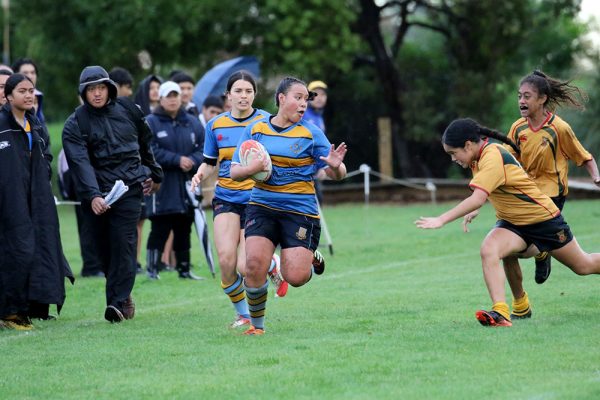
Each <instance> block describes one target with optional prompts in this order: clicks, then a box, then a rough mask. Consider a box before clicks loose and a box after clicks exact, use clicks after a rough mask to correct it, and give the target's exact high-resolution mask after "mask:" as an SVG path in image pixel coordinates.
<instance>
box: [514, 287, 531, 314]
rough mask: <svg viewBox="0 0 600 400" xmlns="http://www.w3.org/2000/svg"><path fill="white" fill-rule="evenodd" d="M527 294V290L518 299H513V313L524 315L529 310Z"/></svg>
mask: <svg viewBox="0 0 600 400" xmlns="http://www.w3.org/2000/svg"><path fill="white" fill-rule="evenodd" d="M529 307H530V305H529V296H527V292H525V294H524V295H523V297H521V298H520V299H513V303H512V308H513V314H514V315H517V316H523V315H526V314H527V313H528V312H529Z"/></svg>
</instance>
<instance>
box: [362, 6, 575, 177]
mask: <svg viewBox="0 0 600 400" xmlns="http://www.w3.org/2000/svg"><path fill="white" fill-rule="evenodd" d="M359 3H360V12H359V17H358V23H357V24H356V29H357V32H358V33H359V34H360V35H361V36H362V37H363V38H364V40H365V41H366V42H367V43H368V44H369V46H370V49H371V54H372V55H373V59H374V67H375V69H376V70H377V75H378V78H379V81H380V84H381V85H382V89H383V97H384V99H385V103H386V111H387V114H388V115H389V117H390V118H391V120H392V122H393V132H394V140H395V153H396V158H397V159H398V161H399V166H398V169H399V171H398V172H399V173H400V174H401V175H405V176H406V175H415V173H417V174H418V173H420V172H422V171H418V170H417V171H415V167H416V166H419V165H422V164H423V163H421V162H415V161H417V155H423V154H426V151H427V150H426V149H427V147H428V146H423V145H417V148H418V149H420V150H417V151H414V149H411V147H414V143H410V141H409V139H410V138H411V135H410V134H409V132H412V133H413V138H414V137H418V138H419V140H421V141H422V140H423V139H424V138H425V137H426V136H427V134H426V133H425V132H427V131H429V132H435V133H436V134H437V132H440V131H441V129H443V125H442V124H443V123H444V122H443V121H444V120H446V121H447V120H449V119H451V118H454V117H455V116H457V115H463V116H464V115H470V116H472V117H475V118H479V119H480V120H481V121H482V122H483V123H485V124H489V125H495V124H498V123H500V121H501V120H502V119H503V118H502V115H501V114H500V113H499V112H498V111H497V110H496V107H497V105H498V104H502V103H503V101H504V99H505V98H506V97H507V96H508V94H509V93H514V91H515V89H514V88H515V87H516V84H517V80H518V76H520V75H524V74H525V73H528V72H530V71H531V70H532V69H533V67H537V66H545V65H552V67H554V68H558V69H566V68H569V67H570V66H571V64H572V62H573V58H574V56H575V55H576V54H578V52H581V51H582V47H581V43H580V42H578V41H576V40H575V39H576V38H577V37H579V36H580V35H581V34H582V33H583V32H585V26H584V25H583V24H581V23H578V22H576V21H575V20H574V16H575V15H576V14H577V12H578V11H579V6H580V1H578V0H574V1H569V0H556V1H546V2H541V1H537V0H527V1H522V0H507V1H503V2H493V3H492V2H490V1H474V0H455V1H445V0H441V1H427V0H402V1H374V0H360V1H359ZM413 30H426V31H429V32H435V33H437V35H438V38H433V37H432V36H431V35H429V38H430V39H431V40H432V41H433V42H434V45H433V46H427V45H425V46H424V47H425V49H424V50H422V49H419V48H415V46H423V45H424V42H412V45H411V36H410V35H409V31H411V32H412V31H413ZM421 37H422V35H421ZM435 43H437V44H441V47H438V50H441V51H440V52H439V53H438V54H437V56H436V55H434V54H432V49H435V47H436V46H435ZM405 50H406V51H405ZM428 54H429V56H431V60H433V62H431V63H430V64H429V65H426V64H427V63H424V62H423V61H424V58H423V57H424V56H427V55H428ZM415 61H417V62H420V65H421V66H420V68H418V69H415V65H416V64H414V62H415ZM417 65H418V64H417ZM441 68H447V70H446V71H442V70H441ZM416 72H418V74H417V73H416ZM407 73H409V74H410V75H407ZM415 90H419V91H420V92H421V94H420V95H415V94H416V92H415ZM407 93H410V94H413V97H410V100H409V98H408V97H407V96H406V94H407ZM416 106H421V107H423V108H421V110H422V111H424V113H423V114H425V116H423V115H422V114H420V113H419V112H417V110H415V107H416ZM427 106H429V107H427ZM427 119H430V121H427ZM409 128H410V129H409Z"/></svg>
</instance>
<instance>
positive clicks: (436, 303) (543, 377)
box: [0, 201, 600, 399]
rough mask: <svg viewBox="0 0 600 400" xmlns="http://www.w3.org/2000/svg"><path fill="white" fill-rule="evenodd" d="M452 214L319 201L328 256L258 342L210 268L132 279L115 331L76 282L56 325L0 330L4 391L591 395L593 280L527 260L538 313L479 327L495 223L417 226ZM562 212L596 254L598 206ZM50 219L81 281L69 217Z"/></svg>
mask: <svg viewBox="0 0 600 400" xmlns="http://www.w3.org/2000/svg"><path fill="white" fill-rule="evenodd" d="M448 206H449V205H448V204H445V205H441V206H438V207H432V206H429V205H419V206H375V205H371V206H369V207H368V208H365V207H364V206H361V205H358V206H337V207H327V208H326V217H327V222H328V225H329V228H330V230H331V234H332V237H333V239H334V249H335V255H334V256H333V257H331V256H329V257H328V259H327V270H326V272H325V274H324V275H322V276H321V277H315V278H313V280H312V281H311V282H310V283H309V284H307V285H306V286H304V287H302V288H290V291H289V293H288V295H287V296H286V297H285V298H282V299H274V298H273V297H272V295H273V294H272V293H270V296H269V300H268V303H267V319H266V328H267V334H266V335H265V336H261V337H244V336H242V335H241V332H240V331H232V330H229V329H228V328H227V324H228V323H229V322H231V321H232V319H233V309H232V306H231V304H230V303H229V301H228V299H227V298H226V297H225V295H224V294H223V293H222V291H221V289H220V286H219V281H218V279H215V280H213V279H212V278H211V277H210V274H209V273H208V270H207V268H206V266H205V265H204V264H202V265H200V268H198V267H196V268H195V270H196V272H197V273H199V274H200V275H202V276H204V277H205V278H206V280H205V281H202V282H189V281H179V280H178V279H177V278H176V276H175V274H173V273H163V274H162V279H161V280H160V281H158V282H155V281H152V282H151V281H149V280H148V279H147V278H145V277H144V276H140V277H138V280H137V282H136V285H135V288H134V292H133V294H134V297H135V299H136V302H137V315H136V318H135V319H134V320H131V321H126V322H124V323H122V324H119V325H111V324H109V323H107V322H106V321H104V320H103V311H104V306H105V304H104V280H103V279H96V278H91V279H78V280H77V282H76V284H75V286H68V289H67V291H68V292H67V301H66V303H65V307H64V309H63V313H62V314H61V316H60V318H59V319H58V320H57V321H48V322H36V323H35V329H34V330H33V331H32V332H30V333H23V332H14V331H4V332H0V348H1V349H2V363H0V376H1V379H0V398H2V399H8V398H18V399H33V398H44V399H46V398H49V399H163V398H164V399H213V398H214V399H217V398H223V399H225V398H231V399H247V398H267V399H269V398H285V399H287V398H289V399H292V398H293V399H481V398H493V399H515V398H518V399H596V398H598V397H599V396H600V367H599V366H598V361H599V360H600V346H598V331H597V329H598V318H597V316H598V308H599V307H598V306H599V290H598V286H599V281H598V278H597V277H595V276H593V277H578V276H576V275H574V274H573V273H571V272H570V270H568V269H567V268H565V267H563V266H561V265H560V264H558V262H556V261H555V262H554V264H553V265H554V268H553V272H552V276H551V277H550V279H549V280H548V282H546V283H545V284H544V285H541V286H540V285H536V284H535V283H534V282H533V269H534V268H533V261H532V260H526V261H523V262H522V265H523V269H524V275H525V277H526V279H525V284H526V289H527V290H528V292H529V296H530V299H531V301H532V304H533V312H534V315H533V318H532V319H531V320H526V321H515V323H514V325H513V327H512V328H498V329H494V328H484V327H481V326H480V325H479V323H477V321H476V320H475V318H474V312H475V311H476V310H477V309H479V308H489V306H490V300H489V298H488V295H487V291H486V289H485V284H484V282H483V279H482V274H481V267H480V262H479V253H478V251H479V244H480V242H481V240H482V238H483V237H484V235H485V234H486V233H487V232H488V230H489V228H490V227H491V226H492V224H493V222H494V217H493V214H492V210H491V208H490V207H489V206H486V207H485V208H484V211H483V212H482V215H481V216H480V217H479V218H478V219H477V220H476V221H475V222H474V224H473V226H472V230H471V233H469V234H463V233H462V231H461V228H460V224H459V223H458V222H455V223H453V224H451V225H449V226H447V227H445V228H444V229H442V230H436V231H421V230H418V229H416V228H415V227H414V226H413V225H412V222H413V221H414V220H415V219H416V218H417V217H418V216H420V215H435V214H437V213H439V212H441V211H442V210H444V209H446V208H447V207H448ZM565 214H566V216H567V220H568V221H569V223H570V224H571V227H572V228H573V231H574V233H575V235H576V236H577V238H578V240H579V242H580V243H581V245H582V247H584V249H587V250H588V251H591V250H595V251H600V243H598V236H597V234H596V231H597V226H598V220H599V217H600V211H599V208H598V203H597V202H594V201H571V202H568V203H567V206H566V209H565ZM60 216H61V224H62V226H61V229H62V235H63V243H64V247H65V252H66V254H67V257H68V259H69V261H70V263H71V266H72V267H73V270H74V271H76V272H79V270H80V268H81V260H80V257H79V253H78V242H77V236H76V229H75V222H74V215H73V212H72V208H71V207H61V208H60ZM146 229H147V228H146ZM324 241H325V238H324V235H322V242H324ZM201 260H202V258H201V256H200V250H199V246H198V245H197V243H196V242H194V252H193V261H194V262H195V263H196V264H197V263H199V262H200V261H201ZM507 294H509V292H508V291H507Z"/></svg>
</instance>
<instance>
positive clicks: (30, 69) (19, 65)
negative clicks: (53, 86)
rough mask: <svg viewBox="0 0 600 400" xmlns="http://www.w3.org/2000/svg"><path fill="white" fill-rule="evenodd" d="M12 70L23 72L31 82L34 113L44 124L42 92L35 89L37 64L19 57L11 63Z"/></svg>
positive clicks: (37, 73) (37, 75)
mask: <svg viewBox="0 0 600 400" xmlns="http://www.w3.org/2000/svg"><path fill="white" fill-rule="evenodd" d="M12 70H13V72H15V73H19V74H23V75H25V76H26V77H28V78H29V79H31V82H33V86H34V87H36V89H35V99H34V105H33V107H34V109H35V115H36V117H37V118H38V120H39V121H40V123H41V124H42V125H46V118H45V117H44V111H43V102H44V93H42V92H41V91H40V90H39V89H37V79H38V77H39V71H38V67H37V65H36V64H35V63H34V62H33V60H32V59H31V58H19V59H18V60H17V61H15V62H14V63H13V65H12Z"/></svg>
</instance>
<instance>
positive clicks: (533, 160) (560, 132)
mask: <svg viewBox="0 0 600 400" xmlns="http://www.w3.org/2000/svg"><path fill="white" fill-rule="evenodd" d="M508 137H509V138H510V139H511V140H512V141H514V142H515V143H516V144H517V145H518V146H519V148H520V150H521V154H520V155H519V156H517V155H516V154H515V153H514V149H513V148H512V147H510V146H507V149H508V150H509V151H510V152H511V153H513V155H514V156H515V157H517V159H518V160H519V161H520V162H521V164H522V165H523V168H524V169H525V171H526V172H527V174H528V175H529V176H530V177H531V179H533V180H534V181H535V183H536V184H537V185H538V186H539V187H540V189H541V190H542V192H543V193H545V194H547V195H548V196H550V197H556V196H566V195H567V194H568V193H569V186H568V174H569V160H573V162H575V164H577V166H581V165H582V164H583V163H584V162H586V161H588V160H591V159H592V155H591V154H590V153H588V151H587V150H586V149H585V148H584V147H583V146H582V145H581V143H580V142H579V140H578V139H577V137H576V136H575V133H574V132H573V129H571V127H570V126H569V124H568V123H566V122H565V121H564V120H563V119H561V118H560V117H559V116H558V115H556V114H551V113H550V114H548V117H547V118H546V120H545V121H544V123H543V124H542V126H540V127H539V128H537V129H534V128H533V127H532V126H530V125H529V121H528V120H527V119H526V118H519V119H518V120H517V121H516V122H515V123H514V124H513V125H512V127H511V128H510V132H509V133H508Z"/></svg>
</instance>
